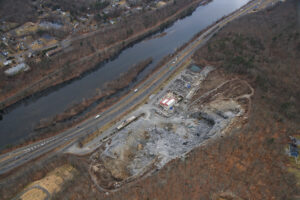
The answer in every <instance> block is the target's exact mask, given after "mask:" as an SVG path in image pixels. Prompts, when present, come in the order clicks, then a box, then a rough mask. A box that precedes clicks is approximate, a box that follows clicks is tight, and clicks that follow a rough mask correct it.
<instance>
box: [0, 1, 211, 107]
mask: <svg viewBox="0 0 300 200" xmlns="http://www.w3.org/2000/svg"><path fill="white" fill-rule="evenodd" d="M200 2H202V3H203V4H204V3H208V2H209V1H207V0H205V1H203V0H196V1H195V0H190V1H189V2H185V1H178V3H176V4H175V5H169V6H166V7H165V8H162V9H159V10H158V11H156V13H155V14H157V15H158V16H160V17H162V18H163V19H164V20H162V21H161V20H158V19H155V20H153V22H152V21H151V23H150V22H149V23H150V24H149V25H148V24H144V25H141V22H140V23H138V24H134V23H133V25H130V26H125V25H126V24H127V25H128V24H132V23H131V21H130V20H132V21H134V20H136V18H133V19H129V21H128V22H126V24H121V25H120V26H121V27H112V29H111V30H106V31H104V32H100V33H99V34H96V35H93V36H91V37H89V38H85V39H82V40H78V41H75V42H72V44H71V45H70V46H69V47H68V48H67V49H65V50H64V52H63V53H62V54H61V55H57V56H56V57H54V58H51V59H49V58H46V57H44V58H43V60H42V61H41V62H39V63H34V62H31V63H30V65H31V66H32V68H34V69H35V70H32V71H31V72H28V73H24V74H20V75H18V76H16V77H14V78H5V77H2V78H3V80H4V81H3V83H2V90H1V91H0V99H1V102H0V110H1V109H4V108H6V107H8V106H10V105H12V104H14V103H16V102H18V101H20V100H22V99H24V98H26V97H29V96H31V95H34V94H35V93H38V92H41V91H43V90H47V89H51V88H53V87H55V86H59V85H61V84H63V83H65V82H67V81H71V80H72V79H75V78H78V77H80V76H82V75H84V73H89V71H92V70H95V67H97V66H95V65H96V64H97V63H99V62H104V61H106V60H109V59H112V58H113V57H115V56H117V55H118V54H119V53H120V52H121V51H122V50H123V49H125V48H127V47H129V46H131V45H133V44H134V43H136V42H138V41H140V40H142V39H144V38H145V37H147V36H149V35H151V34H154V33H156V32H157V31H159V30H161V29H164V28H165V27H167V26H169V25H170V24H171V23H172V22H174V21H176V20H177V19H179V18H181V17H183V16H186V15H188V14H191V13H192V11H193V10H194V9H195V8H196V7H197V6H198V4H199V3H200ZM166 10H169V11H168V12H166ZM150 14H151V15H153V14H154V13H151V12H146V13H145V14H144V15H145V16H150ZM145 16H144V17H145ZM140 17H142V16H140ZM156 18H157V17H156ZM142 19H143V18H142ZM142 19H141V20H140V21H143V20H142ZM145 25H147V26H148V27H147V26H145ZM135 26H136V28H135V29H133V27H135ZM116 28H119V30H117V29H116ZM129 29H130V30H131V31H129ZM124 31H126V34H125V32H124ZM128 31H129V32H128ZM116 32H118V36H119V37H116ZM127 32H128V34H127ZM129 33H130V34H129ZM108 36H109V37H110V36H111V37H110V38H107V37H108ZM78 58H79V59H78Z"/></svg>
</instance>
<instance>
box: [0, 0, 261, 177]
mask: <svg viewBox="0 0 300 200" xmlns="http://www.w3.org/2000/svg"><path fill="white" fill-rule="evenodd" d="M263 1H264V0H254V1H252V2H250V3H249V4H247V5H245V6H244V7H243V8H241V9H239V10H237V11H236V12H234V13H232V14H231V15H229V16H228V17H226V18H224V19H223V20H222V21H220V22H218V23H217V24H215V25H213V26H212V27H211V28H209V29H208V30H207V31H205V32H204V33H203V34H201V35H200V36H199V37H198V38H196V39H195V40H194V41H193V42H191V43H190V44H189V45H188V46H187V47H186V48H184V49H183V50H182V51H181V52H180V53H178V55H177V57H178V59H177V61H176V63H175V64H174V63H173V61H174V60H171V61H169V62H168V63H167V64H165V65H164V66H162V67H161V68H160V69H159V70H157V71H156V72H155V73H154V74H153V75H152V76H150V77H149V78H148V79H147V80H145V81H144V82H143V83H141V84H140V85H139V87H138V89H139V90H138V92H136V93H134V92H133V91H132V92H131V93H130V94H128V95H127V96H125V97H124V98H123V99H121V100H120V101H119V102H117V103H116V104H114V105H113V106H112V107H110V108H109V109H107V110H106V111H104V112H103V113H101V116H100V117H99V118H97V119H95V118H94V117H92V118H89V119H87V120H85V121H83V122H82V123H80V124H79V125H77V126H76V127H73V128H70V129H68V130H67V131H64V132H62V133H60V134H59V135H56V136H53V137H51V138H48V139H45V140H42V141H39V142H36V143H33V144H31V145H28V146H25V147H22V148H19V149H16V150H14V151H12V152H9V153H6V154H3V155H1V156H0V174H4V173H7V172H9V171H11V170H13V169H14V168H16V167H19V166H21V165H23V164H25V163H27V162H28V161H30V160H33V159H35V158H37V157H39V156H41V155H44V154H46V153H49V152H50V151H53V150H58V149H61V148H62V147H64V146H66V144H67V143H70V142H71V144H73V143H75V142H76V140H77V139H78V138H79V137H81V136H83V135H86V134H88V133H91V132H94V131H95V130H96V129H97V128H100V127H102V126H104V125H106V124H107V123H109V122H111V121H113V120H114V119H116V118H117V117H119V116H121V115H122V114H124V113H126V112H128V111H129V110H130V109H131V108H133V107H134V106H135V105H136V104H139V103H140V102H142V101H144V100H145V99H146V98H148V96H149V95H150V94H153V92H154V91H155V90H156V89H157V88H159V87H161V85H162V84H163V83H164V82H165V81H166V80H167V79H168V77H170V76H171V75H172V74H173V73H174V72H175V71H176V69H178V68H179V67H180V66H182V64H183V63H185V62H186V61H187V60H188V59H190V57H191V56H192V55H193V53H194V52H195V51H196V50H197V49H198V48H200V47H201V46H203V45H204V44H205V43H206V42H207V41H208V40H209V39H210V38H211V37H212V36H213V35H214V33H216V32H218V31H219V30H220V29H221V28H222V27H224V26H225V25H226V24H227V23H229V22H231V21H232V20H234V19H236V18H238V17H240V16H241V15H244V14H247V13H249V12H251V11H252V10H253V8H255V7H257V5H259V4H260V3H261V2H263ZM102 137H105V135H103V136H102ZM68 146H69V144H68Z"/></svg>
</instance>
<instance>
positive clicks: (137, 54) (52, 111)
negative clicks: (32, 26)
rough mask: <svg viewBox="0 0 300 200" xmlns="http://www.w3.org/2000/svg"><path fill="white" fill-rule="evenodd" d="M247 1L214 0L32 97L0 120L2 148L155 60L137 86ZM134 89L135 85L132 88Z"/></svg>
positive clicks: (247, 0) (7, 112) (17, 105)
mask: <svg viewBox="0 0 300 200" xmlns="http://www.w3.org/2000/svg"><path fill="white" fill-rule="evenodd" d="M247 2H249V0H213V1H212V2H210V3H209V4H207V5H204V6H199V7H198V8H197V9H196V10H195V11H194V12H193V13H192V15H190V16H187V17H185V18H183V19H180V20H177V21H176V22H175V23H173V24H172V25H171V26H170V27H169V28H166V29H165V30H164V32H166V33H167V34H166V35H164V36H162V37H156V38H155V37H153V38H152V39H145V40H143V41H141V42H139V43H137V44H135V45H133V46H132V47H129V48H127V49H125V50H123V51H122V52H121V53H120V54H119V55H118V56H117V57H116V58H114V59H113V60H111V61H109V62H107V63H102V64H98V66H97V69H96V70H94V71H93V72H91V73H87V74H85V75H84V76H83V77H81V78H80V79H76V80H74V81H71V82H70V83H67V84H63V85H62V86H61V87H58V88H56V89H55V90H49V91H46V92H44V93H43V95H39V96H34V97H31V98H29V99H27V100H26V101H23V102H22V103H18V104H16V105H15V106H13V107H12V108H9V109H7V110H6V111H5V113H4V114H3V119H2V120H1V121H0V149H2V148H4V147H5V145H8V144H15V143H17V142H20V141H21V140H23V139H26V138H28V137H29V136H31V135H34V131H33V129H34V127H35V126H36V125H37V123H38V122H39V121H40V120H41V119H45V118H51V117H54V116H55V115H57V114H59V113H61V112H63V111H64V110H65V109H66V108H68V107H69V106H70V105H72V104H74V103H76V102H80V101H82V99H83V98H88V97H89V96H90V95H93V94H95V92H96V89H97V88H100V87H101V85H103V84H104V83H105V82H107V81H110V80H114V79H116V78H118V76H119V75H120V74H121V73H123V72H126V71H127V70H128V69H129V68H130V67H132V66H133V65H134V64H136V63H138V62H140V61H142V60H145V59H147V58H149V57H152V58H153V63H152V64H151V65H149V66H148V67H147V68H146V69H145V70H144V71H143V72H142V73H141V74H139V76H138V78H137V82H135V83H138V81H140V80H142V79H143V78H144V77H145V76H146V75H147V74H148V73H149V72H150V71H151V70H152V69H153V68H154V67H155V66H156V64H157V63H158V62H159V61H160V60H161V59H162V58H163V57H165V56H166V55H168V54H171V53H173V52H174V51H175V50H176V48H179V47H180V46H182V45H183V44H184V43H186V42H188V41H189V40H190V39H191V38H192V37H193V36H194V35H195V34H197V33H198V32H200V31H201V30H203V29H205V28H206V27H207V26H209V25H211V24H212V23H214V22H215V21H217V20H218V19H220V18H221V17H223V16H225V15H228V14H230V13H231V12H233V11H235V10H236V9H238V8H240V7H242V6H243V5H245V4H246V3H247ZM157 34H159V33H157ZM133 86H134V84H132V85H131V87H133Z"/></svg>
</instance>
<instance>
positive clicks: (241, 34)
mask: <svg viewBox="0 0 300 200" xmlns="http://www.w3.org/2000/svg"><path fill="white" fill-rule="evenodd" d="M299 7H300V2H299V1H298V0H287V1H286V2H284V3H279V4H278V5H276V6H275V7H272V8H268V9H267V10H263V11H261V12H257V13H253V14H251V15H246V16H243V17H241V18H239V19H238V20H235V21H233V22H231V23H230V24H229V25H228V26H226V27H225V28H223V29H222V30H221V31H220V32H218V33H217V34H216V35H215V36H214V37H213V38H212V39H211V40H210V41H209V42H208V43H207V44H206V45H205V46H204V47H202V48H201V49H199V50H198V51H196V53H195V54H194V55H193V60H194V61H195V62H196V64H198V65H199V66H207V65H212V66H215V67H216V70H215V71H213V72H211V73H209V74H208V75H207V78H206V79H204V80H203V82H202V83H201V88H200V89H199V90H197V92H196V95H195V98H199V99H201V97H203V96H204V95H205V94H207V91H213V92H211V93H214V94H213V95H212V96H209V95H208V96H204V97H205V98H203V99H201V101H199V102H200V103H198V104H199V105H198V104H197V106H199V107H201V106H203V105H204V106H205V101H206V100H207V101H209V98H211V99H213V98H220V99H222V98H223V100H224V99H227V100H228V99H231V98H233V97H234V96H238V97H239V98H236V99H238V100H240V102H239V103H240V104H241V105H242V106H241V107H243V108H244V110H245V113H246V114H245V115H242V116H241V117H240V119H239V123H236V124H233V126H231V127H230V128H228V129H227V132H225V133H226V134H224V135H221V136H220V137H218V138H217V139H216V140H209V142H208V143H205V144H206V145H202V146H200V147H197V148H195V149H193V150H192V151H191V152H190V153H188V154H187V155H186V157H184V158H177V159H174V160H171V161H170V162H169V163H168V164H166V165H164V166H163V167H162V169H160V170H155V171H153V172H152V173H151V174H148V175H145V176H142V178H139V179H137V180H134V181H132V182H128V184H124V185H123V186H122V187H120V188H118V189H116V190H108V192H103V191H99V190H100V189H101V188H100V189H99V186H98V185H96V184H94V183H93V181H92V180H91V176H90V174H89V171H91V167H89V164H90V163H91V162H92V161H91V160H92V158H93V157H97V158H98V156H97V155H94V156H93V155H92V156H91V155H88V156H82V157H76V156H74V155H63V156H60V157H59V156H58V157H57V158H53V160H48V161H47V162H45V163H46V164H45V163H44V164H43V165H42V164H40V165H38V164H34V165H32V166H30V167H29V166H28V169H25V167H24V169H22V170H23V171H25V172H26V173H24V172H23V171H21V172H19V173H18V174H17V175H16V177H12V178H10V179H7V181H6V182H2V183H3V184H2V185H3V187H2V188H1V189H0V195H1V194H2V196H3V197H4V198H5V199H9V197H11V196H13V193H18V191H17V190H19V189H20V188H23V187H24V186H26V185H27V184H28V183H27V182H32V181H35V180H38V179H41V178H42V176H44V175H45V174H46V172H44V171H45V170H50V168H54V165H56V164H57V163H59V164H60V165H62V164H65V163H69V164H71V165H72V166H73V167H74V168H76V169H77V171H78V172H79V173H78V175H76V177H74V179H73V180H72V181H69V182H68V183H67V184H65V185H64V187H63V188H62V190H61V191H60V192H58V193H57V194H56V195H55V197H54V199H101V200H102V199H108V200H119V199H132V200H135V199H136V200H140V199H145V200H146V199H147V200H148V199H149V200H150V199H156V200H166V199H172V200H181V199H182V200H184V199H191V200H193V199H201V200H202V199H213V200H240V199H258V200H260V199H299V198H297V196H299V195H300V190H299V186H300V180H299V174H300V173H299V172H300V164H296V163H295V162H294V160H293V159H291V158H289V157H288V155H287V154H286V151H285V150H286V147H288V143H289V136H294V137H296V138H297V137H299V138H300V123H299V122H300V79H299V77H300V69H299V67H300V37H299V36H300V17H299V16H300V13H299V12H300V11H298V10H297V8H299ZM224 81H227V83H228V84H223V85H222V84H220V83H224ZM220 85H222V87H218V86H220ZM223 86H224V88H225V89H224V90H222V88H223ZM225 86H226V87H225ZM245 86H247V87H245ZM213 88H215V89H216V88H217V89H216V90H212V89H213ZM211 93H210V94H211ZM250 94H251V95H250ZM206 97H207V98H206ZM245 97H247V98H245ZM243 101H244V102H243ZM202 103H203V105H202ZM195 107H196V105H195ZM195 107H192V108H195ZM182 124H183V123H182ZM169 125H172V124H169ZM155 131H156V127H155ZM130 134H131V137H132V138H134V135H133V134H134V133H133V132H131V133H130ZM108 143H109V144H108V145H104V144H103V146H101V147H100V148H99V149H100V150H104V149H105V148H106V146H109V145H110V143H112V144H114V141H112V140H109V142H108ZM134 144H135V143H134ZM132 148H133V147H132ZM137 148H138V147H137ZM99 155H100V154H99ZM125 155H126V156H124V157H125V158H126V159H127V158H130V157H133V156H134V155H132V154H125ZM114 156H117V154H114ZM54 159H56V160H54ZM95 159H96V158H95ZM48 163H51V164H48ZM114 164H115V163H113V164H112V165H110V166H108V167H112V168H113V167H115V165H114ZM28 165H29V164H28ZM57 165H58V164H57ZM97 166H100V164H99V165H97ZM125 167H126V166H125ZM125 167H124V168H125ZM47 168H49V169H47ZM97 169H98V168H97ZM43 170H44V171H43ZM101 170H102V168H101ZM101 170H100V172H102V173H103V172H105V173H103V174H104V175H103V176H102V177H101V178H103V179H104V181H107V180H109V179H110V176H111V175H112V174H109V172H107V171H105V170H102V171H101ZM22 173H23V174H22ZM24 174H25V175H24ZM32 174H35V177H34V178H33V175H32ZM295 174H296V175H298V179H297V176H295ZM33 179H34V180H33ZM16 180H17V181H16ZM26 181H27V182H26ZM0 183H1V182H0ZM15 183H18V184H15ZM9 187H10V188H9ZM8 188H9V189H8ZM104 191H107V190H104ZM4 194H5V195H4Z"/></svg>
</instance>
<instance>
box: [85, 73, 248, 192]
mask: <svg viewBox="0 0 300 200" xmlns="http://www.w3.org/2000/svg"><path fill="white" fill-rule="evenodd" d="M186 85H189V87H185V86H186ZM170 92H171V93H172V92H173V93H175V94H176V95H177V96H179V97H182V98H183V99H182V100H179V101H178V102H177V101H176V104H175V105H174V109H173V108H172V111H170V110H166V109H163V108H162V107H161V106H160V103H159V102H160V99H162V98H163V97H164V96H165V95H166V94H170ZM252 95H253V89H252V88H251V87H250V86H249V85H248V83H247V82H245V81H243V80H240V79H238V78H234V77H228V76H226V75H224V73H222V72H221V71H219V70H215V69H214V68H213V67H205V68H201V70H200V71H199V72H195V71H192V70H191V69H190V68H188V69H186V70H185V71H183V72H182V73H181V74H179V75H178V76H177V77H176V78H175V79H174V81H172V82H170V83H169V84H168V85H167V86H166V87H165V89H163V90H162V91H160V92H159V93H158V94H156V95H155V96H154V97H153V96H152V97H151V99H150V101H149V103H148V104H145V105H144V106H142V107H141V108H140V109H139V110H137V111H136V112H135V113H134V115H135V116H138V115H140V114H141V113H144V115H143V116H142V117H139V118H138V119H137V120H135V121H134V122H132V123H131V124H129V125H128V126H126V127H125V128H123V129H122V130H120V131H118V132H117V134H115V135H114V136H113V137H112V138H110V139H109V140H108V141H107V142H106V143H105V144H104V145H102V147H101V148H99V149H98V150H97V151H96V152H95V153H93V154H92V156H91V157H90V169H89V173H90V175H91V177H92V180H93V182H94V183H95V184H96V186H97V187H98V189H99V190H102V191H111V190H116V189H118V188H120V187H121V186H122V185H124V184H126V183H128V182H131V181H133V180H135V179H137V178H140V177H142V176H144V175H149V174H151V172H154V171H155V170H158V169H161V168H162V167H163V166H164V165H165V164H166V163H168V162H169V161H171V160H173V159H176V158H178V157H184V156H185V155H186V154H187V153H188V152H190V151H191V150H192V149H194V148H195V147H198V146H199V145H204V144H205V143H207V142H209V140H211V139H213V138H216V137H222V135H223V134H226V133H227V132H228V129H230V127H232V126H237V125H238V124H241V122H242V121H243V120H244V119H245V117H246V116H247V111H248V110H249V106H250V103H251V102H250V101H251V100H250V97H251V96H252Z"/></svg>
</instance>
